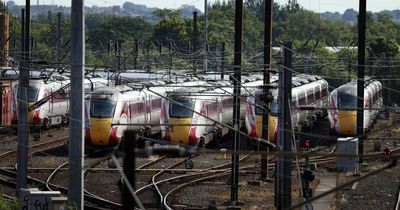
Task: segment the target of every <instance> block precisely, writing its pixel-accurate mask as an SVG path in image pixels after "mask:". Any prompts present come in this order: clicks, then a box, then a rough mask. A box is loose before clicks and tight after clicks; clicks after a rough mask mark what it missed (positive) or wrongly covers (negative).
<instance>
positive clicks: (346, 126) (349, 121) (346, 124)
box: [337, 111, 357, 136]
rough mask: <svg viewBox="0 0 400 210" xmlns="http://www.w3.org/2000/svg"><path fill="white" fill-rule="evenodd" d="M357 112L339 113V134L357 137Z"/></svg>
mask: <svg viewBox="0 0 400 210" xmlns="http://www.w3.org/2000/svg"><path fill="white" fill-rule="evenodd" d="M356 120H357V112H356V111H339V112H338V124H337V125H338V126H339V127H338V131H339V132H338V133H339V134H341V135H346V136H349V135H356V124H357V121H356Z"/></svg>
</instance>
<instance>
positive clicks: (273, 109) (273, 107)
mask: <svg viewBox="0 0 400 210" xmlns="http://www.w3.org/2000/svg"><path fill="white" fill-rule="evenodd" d="M269 108H270V109H271V114H272V115H277V114H278V102H277V101H276V100H275V99H274V100H273V101H272V102H271V104H270V107H269Z"/></svg>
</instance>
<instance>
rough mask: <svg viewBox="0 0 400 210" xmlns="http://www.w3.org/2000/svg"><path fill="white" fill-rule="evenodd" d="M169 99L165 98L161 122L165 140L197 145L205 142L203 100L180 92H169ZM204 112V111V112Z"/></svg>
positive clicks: (173, 142)
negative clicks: (201, 114) (202, 115)
mask: <svg viewBox="0 0 400 210" xmlns="http://www.w3.org/2000/svg"><path fill="white" fill-rule="evenodd" d="M167 96H168V98H170V99H171V100H168V99H163V101H162V107H161V117H160V124H161V125H162V126H161V127H162V129H161V135H162V139H163V140H164V141H168V142H171V143H172V144H180V145H190V146H196V145H199V144H203V143H204V142H202V141H204V140H202V135H203V133H204V132H205V127H204V126H199V124H204V118H203V117H201V116H200V115H199V114H197V113H195V112H193V110H194V111H196V112H199V113H202V109H201V102H200V101H198V100H196V99H195V98H194V97H190V96H185V95H182V94H179V93H175V92H173V93H168V94H167ZM203 114H204V113H203Z"/></svg>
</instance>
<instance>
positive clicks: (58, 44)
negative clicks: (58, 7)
mask: <svg viewBox="0 0 400 210" xmlns="http://www.w3.org/2000/svg"><path fill="white" fill-rule="evenodd" d="M60 49H61V12H58V13H57V28H56V63H57V66H58V65H59V64H60Z"/></svg>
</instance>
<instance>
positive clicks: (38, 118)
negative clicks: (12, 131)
mask: <svg viewBox="0 0 400 210" xmlns="http://www.w3.org/2000/svg"><path fill="white" fill-rule="evenodd" d="M45 89H46V88H45V87H44V86H43V85H41V83H38V82H35V80H32V81H31V82H30V84H29V87H28V88H27V90H26V98H27V101H28V110H29V107H31V106H32V105H34V104H35V103H36V102H37V101H38V100H39V99H41V98H43V95H44V91H45ZM18 91H19V90H18V84H15V85H14V87H13V96H12V97H13V99H12V102H11V103H12V105H11V106H12V120H11V123H12V124H18V102H17V99H18ZM44 114H45V111H44V110H43V111H41V110H40V109H33V110H31V111H28V123H29V125H30V126H33V125H38V124H42V123H43V117H42V116H43V115H44Z"/></svg>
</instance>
